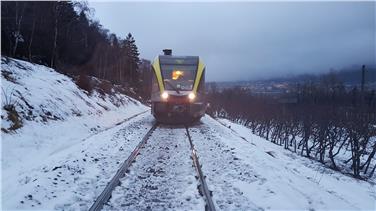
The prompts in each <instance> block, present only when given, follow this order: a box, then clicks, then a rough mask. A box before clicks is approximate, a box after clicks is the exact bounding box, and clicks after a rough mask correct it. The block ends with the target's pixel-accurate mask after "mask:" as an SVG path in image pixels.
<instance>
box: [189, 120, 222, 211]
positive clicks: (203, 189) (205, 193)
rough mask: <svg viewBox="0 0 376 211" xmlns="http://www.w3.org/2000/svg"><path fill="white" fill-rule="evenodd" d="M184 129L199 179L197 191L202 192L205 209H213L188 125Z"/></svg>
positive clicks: (210, 210) (213, 210) (209, 210)
mask: <svg viewBox="0 0 376 211" xmlns="http://www.w3.org/2000/svg"><path fill="white" fill-rule="evenodd" d="M185 130H186V131H187V136H188V140H189V144H190V145H191V151H192V160H193V164H194V166H195V169H196V172H197V175H198V178H199V180H200V185H199V191H200V193H201V194H202V196H203V197H204V200H205V202H206V205H205V210H208V211H215V206H214V203H213V200H212V196H211V192H210V190H209V188H208V185H207V184H206V181H205V176H204V174H203V173H202V170H201V165H200V162H199V161H198V157H197V151H196V149H195V146H194V145H193V141H192V138H191V135H190V134H189V130H188V126H185Z"/></svg>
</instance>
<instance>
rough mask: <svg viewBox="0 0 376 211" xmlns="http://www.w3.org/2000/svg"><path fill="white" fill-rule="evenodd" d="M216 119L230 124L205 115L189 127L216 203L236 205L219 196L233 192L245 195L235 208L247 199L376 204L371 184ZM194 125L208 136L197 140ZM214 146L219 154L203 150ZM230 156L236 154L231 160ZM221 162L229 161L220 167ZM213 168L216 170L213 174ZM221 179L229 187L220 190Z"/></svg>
mask: <svg viewBox="0 0 376 211" xmlns="http://www.w3.org/2000/svg"><path fill="white" fill-rule="evenodd" d="M220 121H221V122H222V123H223V124H225V125H227V126H229V127H230V128H231V129H229V128H226V127H223V126H222V125H221V124H219V123H218V122H216V121H215V120H214V119H211V118H210V117H205V118H203V120H202V122H203V125H200V126H199V127H195V128H192V129H191V130H192V137H193V140H195V138H194V137H196V141H195V145H196V148H197V151H198V154H199V155H200V161H202V162H204V163H205V164H206V165H204V166H203V171H204V172H207V176H208V185H209V189H210V188H212V189H214V196H213V199H214V201H215V203H216V205H217V206H218V207H219V208H221V209H225V210H229V209H237V208H234V207H233V206H231V205H228V204H225V203H224V202H223V200H222V199H223V198H229V197H232V196H233V195H235V194H236V193H237V192H240V193H241V196H242V198H246V199H247V200H245V201H246V202H241V204H240V205H239V206H240V207H241V208H240V209H243V208H244V209H248V208H247V207H245V205H246V204H247V202H249V203H250V204H252V205H253V206H255V208H260V209H267V210H274V209H283V210H287V209H290V210H308V209H325V210H360V209H361V210H374V209H375V208H376V206H375V201H376V194H375V186H374V184H373V183H370V182H366V181H362V180H356V179H354V178H352V177H349V176H346V175H343V174H341V173H339V172H336V171H333V170H331V169H328V168H326V167H324V166H322V165H321V164H320V163H318V162H315V161H312V160H309V159H307V158H304V157H301V156H298V155H296V154H294V153H292V152H290V151H287V150H283V149H282V148H281V147H279V146H277V145H274V144H272V143H270V142H268V141H266V140H265V139H263V138H260V137H258V136H256V135H254V134H252V133H251V130H249V129H248V128H246V127H243V126H241V125H238V124H235V123H231V122H230V121H228V120H225V119H221V120H220ZM200 130H201V131H202V130H205V134H211V137H210V139H208V138H204V139H203V140H202V138H201V139H200V138H199V135H200V134H201V133H200V132H199V131H200ZM195 134H196V135H195ZM205 137H208V136H207V135H206V136H205ZM242 137H243V138H244V139H243V138H242ZM219 149H221V150H222V152H221V154H220V155H217V156H215V154H214V153H209V152H212V151H219ZM235 157H236V158H237V159H235V160H234V158H235ZM226 162H227V163H229V164H230V163H231V165H232V166H231V167H230V168H228V166H227V165H226V167H225V168H222V167H221V166H223V163H226ZM213 170H216V171H218V170H219V171H220V172H221V173H220V174H216V173H213ZM235 175H243V176H235ZM221 181H226V183H229V184H230V187H231V189H232V190H234V191H233V192H232V191H228V193H225V192H224V191H223V190H221V189H220V188H222V187H223V186H224V185H223V184H222V185H218V184H220V182H221ZM222 183H223V182H222ZM231 189H230V190H231ZM226 194H229V196H226Z"/></svg>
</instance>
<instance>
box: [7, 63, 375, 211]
mask: <svg viewBox="0 0 376 211" xmlns="http://www.w3.org/2000/svg"><path fill="white" fill-rule="evenodd" d="M1 82H2V84H1V86H2V88H4V89H5V93H8V94H9V91H8V92H7V91H6V90H13V89H14V90H15V91H14V92H13V95H14V99H16V100H17V101H18V104H17V105H16V107H15V109H16V111H17V114H18V115H19V118H20V120H22V124H19V125H18V126H21V127H19V128H18V129H15V128H13V129H10V128H11V127H12V124H13V123H14V122H13V121H14V120H15V119H14V118H13V120H12V121H10V120H8V115H9V112H10V111H12V109H10V108H9V107H8V108H7V109H2V128H5V130H2V135H1V138H2V140H1V143H2V144H1V145H2V156H1V161H2V169H1V170H2V190H1V194H2V196H1V199H2V208H3V209H5V210H14V209H26V210H30V209H34V210H52V209H56V210H88V209H89V208H90V206H91V205H92V204H93V202H94V200H95V199H96V197H97V196H98V195H99V194H100V193H101V192H102V191H103V189H104V188H105V186H106V184H107V182H109V181H110V180H111V178H112V177H113V176H114V174H115V173H116V171H117V170H118V168H119V166H120V165H121V163H122V162H124V160H125V159H126V158H127V157H128V156H129V155H130V153H131V152H132V150H133V149H134V147H135V146H137V144H138V143H139V141H140V140H141V139H142V137H143V136H144V135H145V134H146V133H147V131H148V130H149V129H150V128H152V126H153V124H154V118H153V116H152V115H151V114H150V112H149V109H148V108H147V107H145V106H143V105H141V104H140V103H138V102H137V101H135V100H133V99H131V98H129V97H127V96H125V95H122V94H120V93H113V94H112V95H108V94H106V95H100V94H98V93H97V92H95V91H94V92H93V93H92V94H91V95H88V94H87V93H85V92H84V91H82V90H81V89H79V88H77V86H76V85H75V83H73V82H72V80H71V79H70V78H69V77H66V76H64V75H61V74H59V73H57V72H55V71H54V70H52V69H50V68H46V67H44V66H40V65H33V64H30V63H27V62H22V61H18V60H8V61H7V60H6V59H2V80H1ZM10 93H11V91H10ZM3 95H4V94H3ZM4 102H5V101H4V97H2V105H3V103H4ZM2 107H3V106H2ZM12 112H14V111H12ZM12 112H11V113H12ZM136 114H138V115H137V116H135V117H134V118H131V119H127V118H128V117H131V116H134V115H136ZM13 117H14V116H13ZM125 120H127V121H125ZM228 127H230V128H228ZM189 133H190V134H191V137H192V141H193V144H194V145H195V148H196V150H197V154H198V156H199V161H200V164H202V170H203V174H204V175H205V176H206V182H207V184H208V187H209V189H210V190H211V191H212V192H213V202H214V205H215V206H216V208H217V210H276V209H278V210H317V209H319V210H375V209H376V205H375V201H376V193H375V185H374V183H373V181H369V182H366V181H362V180H356V179H354V178H352V177H349V176H346V175H343V174H341V173H339V172H336V171H332V170H330V169H328V168H326V167H324V166H322V165H321V164H320V163H318V162H315V161H312V160H309V159H306V158H304V157H300V156H298V155H296V154H294V153H291V152H289V151H287V150H284V149H283V148H281V147H279V146H276V145H274V144H272V143H270V142H268V141H266V140H264V139H262V138H260V137H257V136H255V135H253V134H252V133H251V131H250V130H249V129H247V128H245V127H243V126H241V125H237V124H234V123H232V122H229V121H228V120H225V119H221V120H219V121H217V120H214V119H212V118H211V117H209V116H205V117H203V118H202V120H201V122H199V123H197V124H195V125H192V126H191V127H190V128H189ZM190 150H191V149H190V145H189V142H188V138H187V137H186V131H185V128H184V126H168V125H167V126H166V125H160V126H159V127H158V128H157V129H156V130H155V131H154V132H153V133H152V135H151V136H150V139H149V140H148V141H147V143H146V145H145V146H144V147H143V148H141V149H140V155H139V156H138V157H137V158H136V160H135V161H136V162H135V163H134V164H132V166H131V168H130V169H129V171H128V172H127V173H126V174H125V176H124V178H122V179H121V184H120V185H119V186H118V187H117V188H116V189H115V191H114V192H113V195H112V198H111V200H110V201H109V202H108V204H107V206H105V207H104V208H105V209H109V210H113V209H114V210H135V209H136V210H137V209H140V210H148V209H152V210H165V209H172V210H204V209H205V208H204V200H203V198H202V197H201V196H200V195H199V193H198V190H197V188H196V187H197V185H198V181H197V180H195V179H194V175H195V170H194V167H193V166H192V164H193V163H192V160H191V158H190V153H191V151H190Z"/></svg>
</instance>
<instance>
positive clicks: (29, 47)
mask: <svg viewBox="0 0 376 211" xmlns="http://www.w3.org/2000/svg"><path fill="white" fill-rule="evenodd" d="M35 24H36V17H35V16H34V20H33V27H32V29H31V35H30V41H29V46H28V49H29V62H31V57H32V54H31V46H32V45H33V36H34V31H35Z"/></svg>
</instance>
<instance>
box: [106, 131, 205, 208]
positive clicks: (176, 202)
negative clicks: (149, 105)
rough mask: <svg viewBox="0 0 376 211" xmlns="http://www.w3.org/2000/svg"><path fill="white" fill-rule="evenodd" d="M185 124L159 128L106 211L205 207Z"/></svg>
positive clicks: (114, 194) (115, 192)
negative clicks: (198, 188) (198, 187)
mask: <svg viewBox="0 0 376 211" xmlns="http://www.w3.org/2000/svg"><path fill="white" fill-rule="evenodd" d="M190 157H191V150H190V145H189V141H188V138H187V136H186V131H185V128H184V127H175V128H172V127H166V126H160V127H158V128H157V129H156V130H155V131H154V132H153V133H152V135H151V137H150V138H149V139H148V142H147V144H146V145H145V148H144V149H142V150H141V154H140V155H139V156H138V157H137V159H136V162H135V163H134V164H133V165H132V167H131V168H130V169H129V170H130V172H129V173H128V174H126V175H125V177H124V178H123V179H122V180H121V186H119V187H117V188H116V189H115V191H114V192H113V195H112V198H111V200H110V203H109V206H108V207H105V210H107V209H108V210H112V209H124V210H148V209H149V210H165V209H170V210H203V209H204V207H205V203H204V200H203V198H202V197H201V196H200V195H199V192H198V191H197V186H198V181H197V180H196V179H195V176H196V171H195V168H194V167H193V161H192V159H191V158H190Z"/></svg>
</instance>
